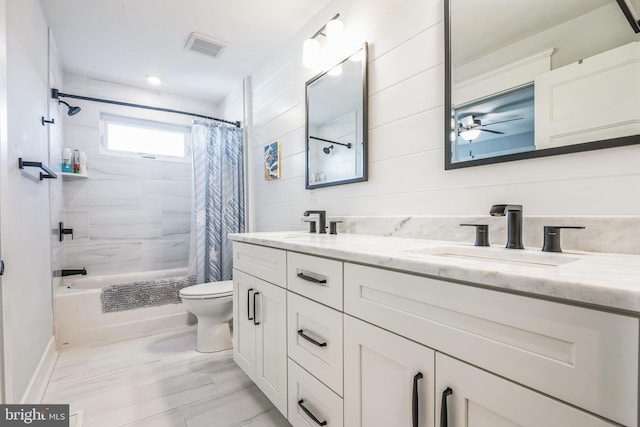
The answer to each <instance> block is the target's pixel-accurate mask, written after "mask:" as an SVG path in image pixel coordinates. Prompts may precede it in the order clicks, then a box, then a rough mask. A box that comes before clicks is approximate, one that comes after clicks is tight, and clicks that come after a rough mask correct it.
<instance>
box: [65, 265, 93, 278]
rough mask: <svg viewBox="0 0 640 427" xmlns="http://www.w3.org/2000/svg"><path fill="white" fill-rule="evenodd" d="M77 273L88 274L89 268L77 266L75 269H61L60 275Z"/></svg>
mask: <svg viewBox="0 0 640 427" xmlns="http://www.w3.org/2000/svg"><path fill="white" fill-rule="evenodd" d="M76 274H82V275H83V276H86V275H87V269H86V268H84V267H82V268H75V269H71V270H60V276H62V277H65V276H73V275H76Z"/></svg>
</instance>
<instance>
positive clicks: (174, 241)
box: [64, 76, 218, 275]
mask: <svg viewBox="0 0 640 427" xmlns="http://www.w3.org/2000/svg"><path fill="white" fill-rule="evenodd" d="M65 92H66V93H72V94H77V95H84V96H90V97H97V98H106V99H115V100H119V101H125V102H133V103H138V104H147V105H154V106H159V107H165V108H173V109H182V110H186V111H194V112H198V113H201V114H212V115H215V114H217V109H218V108H217V106H216V105H212V104H207V103H204V102H199V101H196V100H192V99H187V98H181V97H177V96H170V95H166V94H157V93H154V92H150V91H142V90H139V89H133V88H129V87H125V86H120V85H116V84H112V83H105V82H99V81H96V80H90V79H87V78H82V77H78V76H65ZM72 105H79V106H80V107H82V112H81V113H79V114H77V115H76V116H73V117H67V118H66V122H65V143H64V146H65V147H69V148H71V149H74V148H78V149H80V150H83V151H86V153H87V159H88V160H87V165H88V174H89V176H90V179H88V180H77V179H74V180H68V179H67V180H66V181H65V182H64V200H65V227H67V228H73V230H74V239H73V240H71V238H70V236H68V237H67V239H66V240H65V248H66V267H67V268H79V267H83V266H84V267H86V268H87V271H88V274H89V275H106V274H117V273H128V272H140V271H149V270H164V269H170V268H182V267H186V266H187V262H188V257H189V231H190V212H191V163H190V162H170V161H159V160H153V159H141V158H123V157H114V156H108V155H100V154H99V117H100V113H101V112H105V113H110V114H116V115H125V116H130V117H138V118H143V119H147V120H156V121H164V122H169V123H175V124H180V125H187V126H190V125H191V118H190V117H188V116H179V115H172V114H167V113H159V112H154V111H146V110H139V109H132V108H127V107H119V106H113V105H108V104H100V103H95V102H86V101H79V100H75V99H74V100H73V103H72Z"/></svg>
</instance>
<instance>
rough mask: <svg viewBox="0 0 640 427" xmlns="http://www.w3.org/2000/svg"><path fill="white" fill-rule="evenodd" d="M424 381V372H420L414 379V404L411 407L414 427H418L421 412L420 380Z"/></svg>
mask: <svg viewBox="0 0 640 427" xmlns="http://www.w3.org/2000/svg"><path fill="white" fill-rule="evenodd" d="M421 379H422V372H418V373H417V374H416V375H415V376H414V377H413V394H412V395H411V397H412V399H411V400H412V401H413V404H412V405H411V409H412V411H411V417H412V419H413V427H418V418H419V410H418V380H421Z"/></svg>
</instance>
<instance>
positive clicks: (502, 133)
mask: <svg viewBox="0 0 640 427" xmlns="http://www.w3.org/2000/svg"><path fill="white" fill-rule="evenodd" d="M478 130H481V131H482V132H491V133H497V134H499V135H504V132H498V131H497V130H490V129H478Z"/></svg>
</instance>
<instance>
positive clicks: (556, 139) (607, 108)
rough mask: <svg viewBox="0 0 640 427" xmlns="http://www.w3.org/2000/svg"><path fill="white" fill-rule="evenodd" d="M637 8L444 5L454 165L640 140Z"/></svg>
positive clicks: (501, 0)
mask: <svg viewBox="0 0 640 427" xmlns="http://www.w3.org/2000/svg"><path fill="white" fill-rule="evenodd" d="M633 2H637V3H638V6H639V7H640V0H563V1H561V2H558V1H555V0H523V1H519V2H512V1H508V0H486V1H483V3H482V7H477V2H475V1H474V0H445V1H444V4H445V117H444V122H445V124H444V125H445V135H446V137H445V169H447V170H448V169H457V168H464V167H470V166H478V165H485V164H492V163H500V162H507V161H513V160H521V159H529V158H535V157H544V156H552V155H558V154H568V153H575V152H580V151H589V150H598V149H604V148H610V147H619V146H624V145H632V144H639V143H640V85H638V84H637V78H636V77H635V76H637V73H638V72H639V71H640V34H636V32H637V31H638V30H636V29H635V28H633V22H635V24H636V25H638V21H637V19H635V18H629V15H628V13H631V14H633V13H635V12H632V11H631V10H632V9H628V8H627V11H628V12H627V11H625V12H624V13H621V9H624V8H623V7H622V4H623V3H624V4H625V5H627V3H633ZM627 6H628V5H627ZM525 17H526V18H525ZM627 20H628V22H629V23H632V27H631V28H630V26H629V24H628V23H627Z"/></svg>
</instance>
